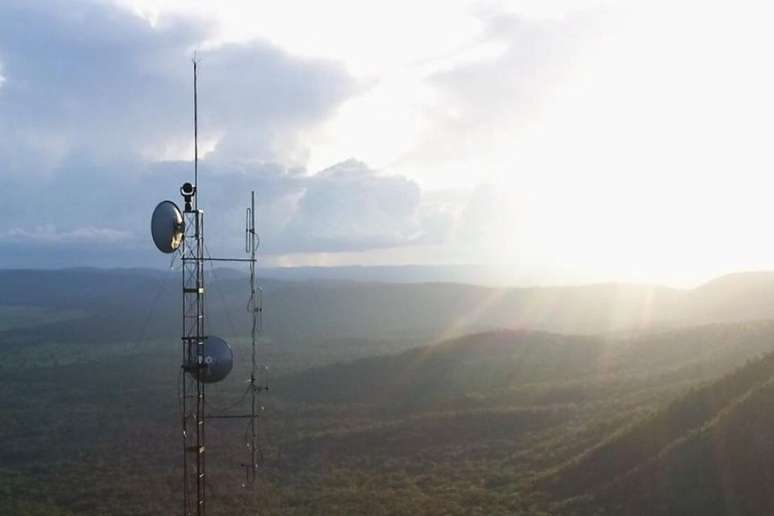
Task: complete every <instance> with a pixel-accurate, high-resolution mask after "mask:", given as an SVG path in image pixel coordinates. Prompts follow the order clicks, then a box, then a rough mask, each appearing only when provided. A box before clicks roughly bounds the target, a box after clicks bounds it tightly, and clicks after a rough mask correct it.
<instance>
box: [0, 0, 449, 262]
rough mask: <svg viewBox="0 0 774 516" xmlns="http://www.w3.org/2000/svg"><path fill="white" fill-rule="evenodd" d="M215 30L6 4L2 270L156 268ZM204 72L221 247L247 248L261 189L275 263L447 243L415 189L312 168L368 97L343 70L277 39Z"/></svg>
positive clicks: (0, 15)
mask: <svg viewBox="0 0 774 516" xmlns="http://www.w3.org/2000/svg"><path fill="white" fill-rule="evenodd" d="M209 30H210V27H209V26H208V24H207V23H206V22H204V21H202V20H191V19H183V18H169V17H167V18H164V17H162V18H161V19H159V20H158V22H157V23H155V24H154V25H150V24H149V23H148V22H147V20H144V19H142V18H140V17H138V16H136V15H134V14H132V13H130V12H128V11H125V10H123V9H121V8H118V7H115V6H111V5H108V4H102V3H93V2H89V1H85V0H84V1H76V2H64V1H63V0H56V1H54V2H53V3H50V2H49V3H46V4H43V3H35V2H26V1H20V0H9V1H6V2H3V3H2V4H0V62H2V69H1V70H0V73H2V77H3V83H2V89H1V90H0V154H2V155H3V157H4V163H3V170H2V174H0V196H1V197H0V262H3V255H4V256H5V258H6V259H7V258H8V257H14V258H13V260H12V262H13V263H10V262H7V261H6V263H3V265H5V266H9V265H14V264H16V263H17V262H19V261H21V262H23V260H24V253H27V252H34V249H36V248H37V247H35V246H45V245H52V246H53V245H61V244H68V246H69V247H71V248H73V249H74V248H76V247H77V246H78V245H83V246H84V249H86V246H88V248H89V249H90V252H91V253H92V255H90V256H91V257H93V253H94V252H96V251H95V249H97V250H99V249H104V253H103V255H102V257H103V258H104V260H101V261H100V263H103V262H104V261H107V262H109V260H108V259H107V258H106V257H108V256H112V255H110V253H111V252H113V251H111V249H113V248H115V247H117V246H116V244H121V246H123V247H127V246H129V247H131V246H133V249H134V250H141V251H137V252H132V253H123V254H122V255H121V256H124V257H126V256H131V257H132V260H133V263H135V264H136V263H137V261H138V260H139V261H144V260H146V259H147V258H148V257H149V256H152V255H151V253H152V252H153V250H152V246H151V244H150V240H149V239H148V234H147V232H148V228H147V225H148V217H149V216H150V213H151V211H152V209H153V207H154V205H155V203H157V202H158V201H160V200H162V199H163V198H165V197H169V198H172V199H176V197H177V191H178V188H179V185H180V184H181V183H182V182H183V181H186V180H190V178H191V177H190V176H191V170H192V167H191V163H190V161H186V160H187V159H189V158H188V157H189V156H190V152H191V151H192V149H191V132H192V131H191V129H192V127H191V126H192V120H191V68H190V57H191V55H192V52H193V49H195V48H196V47H198V46H200V45H201V44H202V43H203V42H204V41H206V39H207V37H208V34H209ZM199 58H200V62H201V65H200V66H201V68H200V69H201V75H200V83H199V87H200V95H201V103H200V125H201V132H200V141H201V142H202V146H203V147H205V148H207V150H209V152H208V153H206V156H205V157H204V158H203V159H202V160H201V161H200V173H201V174H200V186H201V192H202V194H201V202H202V206H203V207H205V209H206V210H207V211H208V213H207V220H208V225H207V227H208V240H209V242H210V245H211V246H212V247H213V248H214V247H216V246H220V245H221V244H222V245H224V246H226V248H228V249H230V250H238V247H239V245H238V244H239V243H240V242H241V231H242V229H243V228H242V227H241V225H242V223H243V221H244V208H245V207H246V205H247V203H248V202H249V198H248V196H247V192H249V191H250V190H255V191H256V195H257V199H256V202H257V204H258V210H257V211H258V219H259V229H260V230H261V232H262V234H263V236H264V243H265V244H266V247H265V249H266V250H267V251H269V252H274V253H286V252H306V251H315V252H318V251H319V252H336V251H342V250H366V249H371V248H375V247H379V248H382V247H388V246H401V245H409V244H411V243H415V242H419V241H426V240H428V239H433V238H439V236H438V235H440V234H441V232H442V231H443V228H444V227H445V226H444V224H445V221H446V218H445V216H444V215H443V214H442V213H440V212H438V211H437V210H434V209H432V208H429V207H427V206H425V205H423V201H422V192H421V191H420V189H419V187H418V185H417V184H416V183H414V182H413V181H411V180H409V179H406V178H404V177H400V176H394V175H392V176H391V175H388V174H382V173H377V172H375V171H373V170H370V169H369V168H368V167H367V166H366V165H365V164H363V163H359V162H355V161H349V162H345V163H341V164H339V165H336V166H333V167H331V168H329V169H328V170H325V171H323V172H320V173H318V174H308V173H307V171H306V170H305V166H304V163H305V158H304V155H305V147H304V145H303V142H302V138H301V137H302V135H303V134H304V132H305V131H307V130H309V129H310V128H313V127H314V126H315V125H316V124H319V123H321V122H323V121H324V120H325V119H326V118H327V117H329V116H330V114H331V113H332V112H333V111H335V110H336V108H337V107H338V106H339V105H340V104H341V103H342V102H343V101H345V100H346V99H348V98H351V97H352V96H353V95H356V94H357V93H358V91H359V88H360V86H359V85H358V83H357V82H356V81H355V80H353V79H352V78H351V77H350V75H349V74H348V73H347V71H346V70H345V69H344V68H343V67H342V66H341V65H339V64H337V63H335V62H332V61H326V60H317V59H308V58H299V57H295V56H292V55H289V54H288V53H286V52H284V51H283V50H281V49H279V48H277V47H275V46H273V45H271V44H270V43H268V42H265V41H252V42H247V43H240V44H228V45H220V46H216V47H205V48H204V50H201V51H200V52H199ZM234 243H236V245H234ZM14 246H15V247H14ZM31 246H32V247H31ZM228 246H231V247H228ZM22 249H23V250H24V253H23V252H22V251H21V250H22ZM30 250H33V251H30ZM68 252H70V256H76V254H73V253H74V251H72V249H70V251H68ZM84 252H85V251H84ZM100 252H101V251H100ZM119 264H120V263H119Z"/></svg>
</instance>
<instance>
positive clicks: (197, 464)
mask: <svg viewBox="0 0 774 516" xmlns="http://www.w3.org/2000/svg"><path fill="white" fill-rule="evenodd" d="M193 86H194V183H193V184H191V183H184V184H183V186H181V187H180V194H181V195H182V196H183V201H184V209H183V211H182V212H181V211H180V210H179V208H178V207H177V205H176V204H175V203H173V202H172V201H163V202H161V203H160V204H159V205H158V206H157V207H156V210H155V211H154V212H153V218H152V220H151V232H152V236H153V240H154V242H155V243H156V246H157V247H158V248H159V250H160V251H162V252H164V253H174V252H176V251H177V252H179V253H180V256H181V262H182V267H181V269H182V338H181V341H182V364H181V368H182V374H181V379H180V405H181V409H182V410H181V421H180V424H181V430H182V440H183V514H184V515H185V516H194V515H196V516H205V514H206V509H207V502H206V501H207V489H206V487H207V471H206V470H207V468H206V466H207V461H206V457H207V455H206V451H207V448H206V427H207V424H206V423H207V421H208V420H210V419H249V420H250V438H249V441H248V442H247V443H246V445H247V448H248V450H249V455H250V456H249V460H248V461H247V462H245V463H243V464H242V466H243V467H244V468H245V471H246V480H247V481H248V482H250V483H254V482H255V479H256V472H257V469H258V461H259V460H260V456H259V453H258V450H259V446H258V429H257V423H258V421H257V420H258V405H257V403H258V398H257V397H258V394H259V393H260V391H262V390H266V389H268V386H259V385H258V381H257V362H256V339H257V333H258V331H260V324H261V315H262V296H261V290H260V289H259V288H257V286H256V278H255V264H256V261H257V259H256V251H257V249H258V245H259V239H258V235H257V233H256V231H255V192H252V193H251V199H250V207H249V208H247V212H246V217H245V252H246V253H247V255H248V257H247V258H212V257H209V256H207V257H205V252H204V251H205V246H204V211H203V210H201V209H199V202H198V200H199V195H198V194H199V185H198V180H199V147H198V132H199V128H198V91H197V60H196V57H194V60H193ZM207 261H222V262H248V263H249V267H250V299H249V301H248V303H247V309H248V311H249V312H250V314H251V317H252V326H251V332H250V337H251V341H250V344H251V370H250V380H249V387H248V388H249V391H250V412H249V413H246V414H215V415H208V414H206V411H205V409H206V385H207V384H209V383H215V382H218V381H220V380H222V379H223V378H225V377H226V375H227V374H228V373H229V372H230V371H231V368H232V365H233V354H232V352H231V348H230V347H229V345H228V344H227V343H226V342H225V341H224V340H223V339H221V338H220V337H215V336H209V335H208V334H207V331H206V326H205V322H206V317H205V316H206V314H205V309H206V303H205V286H204V279H205V278H204V264H205V262H207Z"/></svg>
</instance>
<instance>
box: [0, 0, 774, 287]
mask: <svg viewBox="0 0 774 516" xmlns="http://www.w3.org/2000/svg"><path fill="white" fill-rule="evenodd" d="M212 5H214V4H212V3H211V2H178V1H172V2H160V1H154V0H121V1H120V2H117V3H114V2H98V1H90V0H79V1H76V2H51V3H48V4H45V5H43V4H31V3H29V2H21V1H18V2H17V1H13V0H12V1H10V2H7V3H4V4H3V5H2V6H0V152H2V154H3V156H4V157H5V163H4V169H3V171H2V173H1V174H0V188H1V190H0V191H2V192H3V193H2V196H3V197H2V198H0V213H2V215H3V217H2V222H0V267H3V268H8V267H18V266H20V265H23V264H24V263H25V262H26V261H31V262H33V263H34V264H35V266H50V267H60V266H63V265H74V264H77V265H84V266H89V265H96V266H111V265H112V266H116V267H122V266H147V267H153V268H160V267H164V266H165V265H168V261H169V260H168V259H166V258H165V257H159V256H158V255H157V254H156V253H155V251H154V249H153V248H152V244H151V242H150V238H149V235H148V230H147V223H148V218H149V216H150V211H151V210H152V208H153V206H154V205H155V204H156V203H157V202H159V201H161V200H163V199H165V198H170V199H172V200H175V201H178V195H177V191H176V187H177V185H179V183H180V182H181V180H185V179H188V178H189V176H190V175H191V172H190V171H191V164H190V156H191V153H192V149H191V147H192V142H191V120H190V118H191V109H190V108H191V105H190V104H191V101H190V94H191V91H190V58H191V56H192V54H193V51H194V50H196V49H198V51H199V55H200V56H201V67H200V70H201V72H200V73H201V89H200V114H201V142H202V145H201V146H202V149H203V150H202V169H201V178H200V183H201V187H202V203H203V205H204V207H205V209H206V210H207V213H208V214H209V215H208V217H209V218H208V228H210V229H209V231H210V233H208V246H209V247H210V248H211V249H212V250H213V254H224V253H225V254H234V253H236V252H238V251H239V247H240V243H241V231H242V230H241V224H242V223H243V213H242V210H243V208H244V206H245V205H246V202H247V197H246V195H245V193H246V192H248V191H249V190H250V189H255V190H256V192H257V196H258V202H259V216H258V229H259V231H260V233H261V235H262V237H263V243H264V248H263V250H264V253H265V254H264V255H263V260H264V262H263V263H264V264H265V265H266V266H338V265H365V266H369V265H406V264H417V265H446V264H480V265H485V266H491V267H494V268H498V269H507V270H512V271H514V272H513V277H514V283H532V284H534V283H539V284H554V283H592V282H597V281H612V280H615V281H636V282H649V283H659V284H667V285H676V286H689V285H695V284H698V283H701V282H703V281H706V280H709V279H711V278H713V277H716V276H719V275H723V274H726V273H731V272H736V271H745V270H774V243H772V242H771V241H770V239H768V238H767V233H768V232H767V230H768V228H769V220H770V219H771V218H772V215H774V208H772V207H771V206H772V204H771V202H770V200H769V197H770V190H771V187H772V181H771V179H770V175H771V171H772V170H774V167H773V166H772V165H774V158H772V156H771V153H770V152H768V143H769V142H768V139H769V135H770V133H771V128H770V126H771V122H770V120H772V119H774V116H772V115H774V100H772V99H771V95H770V92H771V91H773V90H774V88H772V86H774V72H771V71H770V70H769V69H768V68H767V67H766V66H765V63H766V62H767V60H768V55H767V54H768V49H769V48H772V46H773V45H774V35H772V34H770V33H769V32H770V31H769V30H768V27H767V24H766V21H767V20H768V19H770V15H771V14H772V12H771V11H772V8H771V7H769V6H767V5H764V4H762V3H758V2H735V3H733V4H732V3H730V2H712V3H706V2H658V1H657V2H647V3H645V2H633V1H602V0H600V1H576V2H570V1H555V2H546V1H543V2H538V1H525V2H508V3H506V2H502V3H500V2H464V1H460V2H423V3H422V4H421V6H416V5H414V4H410V3H402V4H401V3H390V4H389V6H387V5H382V6H373V5H369V6H367V7H366V6H364V5H363V4H362V3H358V2H333V3H330V2H328V3H325V4H319V3H305V2H286V3H282V4H276V5H271V6H268V5H264V4H256V3H254V2H225V3H218V4H217V5H218V8H217V9H215V8H213V7H212ZM354 20H357V22H354ZM20 27H21V28H20ZM36 42H44V43H45V44H38V43H36ZM215 249H218V250H219V251H215ZM220 250H222V251H220Z"/></svg>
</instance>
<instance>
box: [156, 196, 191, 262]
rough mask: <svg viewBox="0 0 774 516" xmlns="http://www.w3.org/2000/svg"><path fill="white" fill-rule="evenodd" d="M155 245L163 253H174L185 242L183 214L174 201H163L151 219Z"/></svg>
mask: <svg viewBox="0 0 774 516" xmlns="http://www.w3.org/2000/svg"><path fill="white" fill-rule="evenodd" d="M151 235H152V236H153V243H154V244H156V247H158V248H159V251H161V252H162V253H174V252H175V251H177V248H178V247H180V244H181V243H182V242H183V214H182V213H180V208H178V207H177V204H175V203H173V202H172V201H162V202H160V203H159V205H158V206H156V209H155V210H153V216H152V217H151Z"/></svg>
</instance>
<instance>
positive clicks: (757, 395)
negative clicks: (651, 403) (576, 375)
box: [539, 353, 774, 515]
mask: <svg viewBox="0 0 774 516" xmlns="http://www.w3.org/2000/svg"><path fill="white" fill-rule="evenodd" d="M772 429H774V353H770V354H768V355H766V356H764V357H762V358H760V359H758V360H753V361H750V362H749V363H747V364H746V365H745V366H744V367H741V368H739V369H737V370H736V371H734V372H732V373H730V374H728V375H726V376H724V377H723V378H721V379H719V380H716V381H714V382H712V383H710V384H707V385H704V386H702V387H699V388H695V389H692V390H690V391H689V392H688V393H686V394H685V395H683V396H681V397H680V398H679V399H677V400H676V401H674V402H672V403H671V404H669V405H668V406H666V407H665V408H663V409H662V410H660V411H658V412H656V413H655V414H653V415H652V416H650V417H648V418H646V419H645V420H643V421H640V422H638V423H637V424H634V425H630V426H629V427H628V428H624V429H622V430H620V431H619V432H617V433H616V434H614V435H613V436H611V437H610V438H608V439H607V440H605V441H604V442H602V443H600V444H599V445H597V446H595V447H593V448H591V449H590V450H588V451H587V452H585V453H583V454H581V455H580V456H578V457H576V458H575V459H574V460H572V461H569V462H567V463H565V464H564V465H563V466H561V467H559V468H558V469H557V470H555V471H554V472H553V473H551V474H549V475H548V476H546V477H545V478H544V479H543V480H542V481H541V482H540V483H539V485H541V487H543V488H545V489H547V490H548V491H549V492H550V493H551V495H552V497H554V498H555V499H565V500H567V502H565V504H563V509H562V511H561V512H563V513H567V514H654V515H655V514H663V515H667V514H703V515H714V514H717V515H722V514H774V491H772V489H771V486H772V482H774V434H773V433H772Z"/></svg>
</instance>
